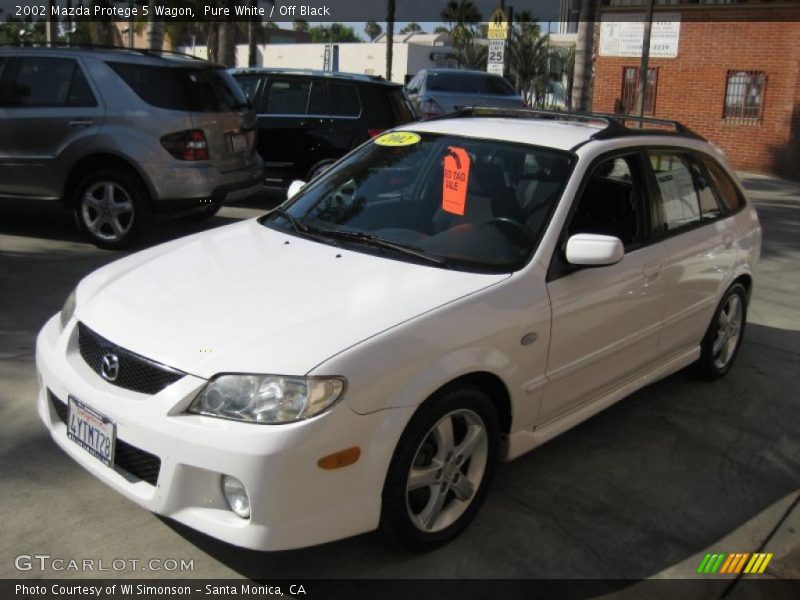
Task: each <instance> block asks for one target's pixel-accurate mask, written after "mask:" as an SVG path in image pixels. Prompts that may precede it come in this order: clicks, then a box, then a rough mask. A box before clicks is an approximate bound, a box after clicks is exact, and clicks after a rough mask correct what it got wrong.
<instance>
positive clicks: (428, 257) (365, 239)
mask: <svg viewBox="0 0 800 600" xmlns="http://www.w3.org/2000/svg"><path fill="white" fill-rule="evenodd" d="M312 231H313V233H315V234H317V235H323V236H329V237H332V238H337V239H341V240H352V241H355V242H361V243H363V244H369V245H371V246H375V247H377V248H385V249H388V250H394V251H395V252H399V253H401V254H406V255H408V256H414V257H416V258H419V259H422V260H424V261H427V262H429V263H433V264H435V265H438V266H440V267H447V268H452V267H451V266H450V263H449V262H448V260H447V259H445V258H442V257H440V256H433V255H432V254H428V253H427V252H425V251H424V250H422V249H420V248H415V247H414V246H406V245H405V244H401V243H399V242H393V241H392V240H387V239H386V238H382V237H380V236H377V235H374V234H371V233H364V232H363V231H342V230H339V229H319V228H316V227H314V228H313V229H312Z"/></svg>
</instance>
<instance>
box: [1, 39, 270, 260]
mask: <svg viewBox="0 0 800 600" xmlns="http://www.w3.org/2000/svg"><path fill="white" fill-rule="evenodd" d="M0 131H2V132H3V134H2V135H0V198H15V199H22V200H26V201H34V200H47V201H51V202H60V203H61V204H62V205H63V206H65V207H66V208H68V209H70V210H71V211H72V212H73V214H74V216H75V222H76V223H77V225H78V227H79V228H80V230H81V231H82V232H83V233H84V234H85V235H86V236H87V237H88V238H89V239H90V240H91V241H92V242H93V243H95V244H96V245H98V246H100V247H102V248H122V247H124V246H127V245H128V244H129V243H130V242H131V241H133V240H134V238H135V237H136V235H137V234H138V233H140V232H141V231H142V230H144V229H146V228H147V227H148V226H149V224H150V221H151V217H152V215H153V214H155V213H165V214H179V213H188V212H194V213H196V214H200V215H201V216H203V215H205V216H209V215H212V214H214V213H215V212H216V211H217V210H218V209H219V206H220V205H221V204H222V203H223V202H226V201H231V200H235V199H237V198H241V197H244V196H247V195H249V194H252V193H253V192H254V191H257V190H258V189H259V188H260V187H262V185H263V182H262V180H263V176H264V173H263V165H262V161H261V159H260V158H259V157H258V155H257V154H256V152H255V139H256V132H255V114H254V113H253V112H252V110H251V108H250V105H249V103H248V102H247V98H245V96H244V94H243V93H242V91H241V89H239V87H238V86H237V85H236V83H235V82H234V81H233V79H231V77H230V75H228V73H227V72H226V71H225V69H223V68H222V67H219V66H215V65H211V64H209V63H207V62H205V61H200V60H197V59H189V58H186V57H184V56H171V55H167V54H164V55H155V54H153V53H150V52H147V51H136V50H127V49H119V50H115V49H100V48H97V49H91V48H56V47H53V48H17V47H6V48H0Z"/></svg>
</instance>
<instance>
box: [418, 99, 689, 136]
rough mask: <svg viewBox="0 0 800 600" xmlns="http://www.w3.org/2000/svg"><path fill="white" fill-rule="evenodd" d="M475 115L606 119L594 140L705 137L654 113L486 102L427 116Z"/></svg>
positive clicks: (457, 116) (462, 116) (450, 117)
mask: <svg viewBox="0 0 800 600" xmlns="http://www.w3.org/2000/svg"><path fill="white" fill-rule="evenodd" d="M473 117H510V118H515V119H551V120H558V121H581V122H595V123H597V122H598V121H599V122H601V123H605V127H604V128H603V129H601V130H600V131H598V132H597V133H594V134H592V136H591V138H592V139H594V140H607V139H612V138H618V137H625V136H635V135H680V136H684V137H689V138H694V139H698V140H705V138H703V137H702V136H700V135H698V134H697V133H695V132H694V131H692V130H691V129H689V128H688V127H686V126H685V125H684V124H683V123H681V122H680V121H674V120H671V119H656V118H652V117H637V116H634V115H625V114H608V113H590V112H579V111H567V110H545V109H539V108H493V107H482V106H469V107H466V108H462V109H459V110H456V111H454V112H451V113H446V114H443V115H438V116H436V117H431V118H429V119H426V120H427V121H433V120H440V119H456V118H473ZM629 121H633V122H636V123H638V124H639V125H640V127H628V126H626V125H625V123H626V122H629ZM642 125H656V126H662V127H671V128H672V131H665V130H663V129H653V128H645V127H642Z"/></svg>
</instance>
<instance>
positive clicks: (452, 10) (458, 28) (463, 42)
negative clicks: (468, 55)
mask: <svg viewBox="0 0 800 600" xmlns="http://www.w3.org/2000/svg"><path fill="white" fill-rule="evenodd" d="M441 16H442V21H444V22H445V23H447V25H448V27H449V33H450V37H451V38H452V40H453V47H454V48H455V50H456V55H457V57H458V59H457V60H458V61H459V65H460V64H461V60H462V58H463V55H464V51H465V47H466V46H467V45H468V44H469V43H470V41H471V40H472V38H474V37H475V27H480V22H481V19H482V17H481V12H480V11H479V10H478V7H477V6H475V4H473V3H472V1H471V0H448V2H447V4H446V5H445V7H444V10H442V13H441Z"/></svg>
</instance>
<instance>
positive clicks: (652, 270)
mask: <svg viewBox="0 0 800 600" xmlns="http://www.w3.org/2000/svg"><path fill="white" fill-rule="evenodd" d="M663 267H664V265H662V264H661V263H660V262H651V263H648V264H646V265H645V266H644V267H643V268H642V273H643V274H644V276H645V277H646V278H648V279H655V278H656V277H658V274H659V273H661V269H662V268H663Z"/></svg>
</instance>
